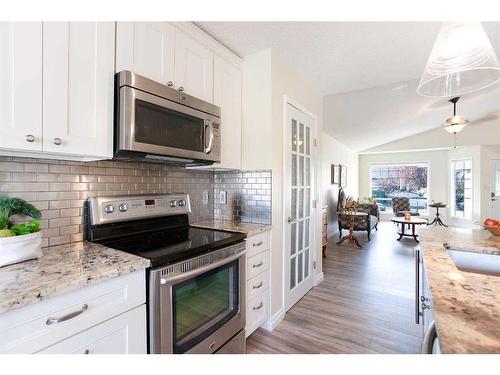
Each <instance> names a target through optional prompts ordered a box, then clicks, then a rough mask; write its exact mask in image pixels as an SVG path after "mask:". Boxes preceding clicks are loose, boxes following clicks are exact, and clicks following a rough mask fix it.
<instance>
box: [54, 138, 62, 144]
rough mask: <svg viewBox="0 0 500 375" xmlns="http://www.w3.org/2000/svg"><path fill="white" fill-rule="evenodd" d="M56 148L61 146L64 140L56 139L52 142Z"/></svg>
mask: <svg viewBox="0 0 500 375" xmlns="http://www.w3.org/2000/svg"><path fill="white" fill-rule="evenodd" d="M52 142H53V143H54V144H55V145H56V146H59V145H60V144H61V143H62V140H61V138H54V140H53V141H52Z"/></svg>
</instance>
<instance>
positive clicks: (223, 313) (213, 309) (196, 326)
mask: <svg viewBox="0 0 500 375" xmlns="http://www.w3.org/2000/svg"><path fill="white" fill-rule="evenodd" d="M238 262H239V261H238V260H235V261H234V262H231V263H229V264H226V265H224V266H221V267H218V268H215V269H213V270H211V271H208V272H206V273H203V274H201V275H198V276H196V277H193V278H192V279H188V280H186V281H184V282H182V283H179V284H176V285H174V286H173V287H172V310H173V311H172V315H173V348H174V353H184V352H186V351H188V350H189V349H191V348H192V347H194V346H195V345H197V344H198V343H200V342H201V341H203V340H204V339H205V338H207V337H208V336H210V335H211V334H212V333H213V332H215V331H216V330H217V329H219V328H220V327H222V326H223V325H224V324H225V323H226V322H227V321H229V320H230V319H231V318H232V317H233V316H235V315H236V314H237V313H238V311H239V288H238V283H239V275H238Z"/></svg>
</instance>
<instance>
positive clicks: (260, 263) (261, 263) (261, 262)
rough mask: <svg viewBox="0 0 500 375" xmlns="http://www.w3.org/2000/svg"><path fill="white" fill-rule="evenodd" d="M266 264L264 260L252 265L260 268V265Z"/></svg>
mask: <svg viewBox="0 0 500 375" xmlns="http://www.w3.org/2000/svg"><path fill="white" fill-rule="evenodd" d="M263 265H264V262H263V261H260V262H259V263H257V264H253V265H252V267H253V268H259V267H262V266H263Z"/></svg>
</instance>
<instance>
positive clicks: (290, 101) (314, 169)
mask: <svg viewBox="0 0 500 375" xmlns="http://www.w3.org/2000/svg"><path fill="white" fill-rule="evenodd" d="M287 105H291V106H293V107H295V108H296V109H297V110H299V111H300V112H302V113H304V114H305V115H306V116H308V117H310V118H311V119H312V120H313V124H312V129H311V130H312V131H311V166H310V167H311V174H312V175H311V199H314V200H316V202H317V201H318V196H317V195H318V193H317V191H316V186H317V150H316V148H317V147H316V145H315V140H316V139H317V128H318V126H317V125H318V118H317V116H316V115H315V114H313V113H312V112H311V111H309V110H308V109H306V108H305V107H303V106H302V105H301V104H300V103H299V102H298V101H297V100H295V99H293V98H291V97H289V96H287V95H283V135H282V138H283V139H282V142H283V144H282V146H283V155H282V156H283V163H282V168H283V173H282V178H281V183H282V187H283V188H282V202H281V204H282V210H281V220H282V223H283V231H282V237H281V239H282V241H281V242H282V248H281V255H282V274H283V278H282V296H283V298H282V306H283V309H284V312H285V313H286V312H287V311H288V309H289V308H290V307H291V306H287V300H286V297H287V293H288V292H287V285H288V282H289V281H290V280H287V278H286V267H287V263H288V255H287V249H286V247H285V243H286V234H287V231H286V226H287V225H289V224H288V222H287V218H286V215H285V207H286V205H287V203H288V202H286V196H287V194H285V189H287V188H288V186H287V185H286V182H287V181H286V173H289V172H288V171H287V170H286V158H287V157H288V156H289V155H288V154H287V143H288V141H289V139H287V138H286V127H287V126H288V125H289V124H287ZM316 216H317V204H316V207H315V206H311V219H312V226H311V227H312V228H311V233H310V246H311V247H310V251H311V252H312V256H311V264H310V267H311V275H310V277H311V278H312V280H313V287H314V285H316V282H315V280H316V269H315V267H314V265H315V264H316V265H317V264H318V262H317V254H316V253H317V251H316V250H317V249H316V228H318V223H317V222H316V221H317V217H316Z"/></svg>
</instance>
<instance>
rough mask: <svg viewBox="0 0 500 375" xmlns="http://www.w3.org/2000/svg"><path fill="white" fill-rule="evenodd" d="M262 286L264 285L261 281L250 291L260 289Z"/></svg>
mask: <svg viewBox="0 0 500 375" xmlns="http://www.w3.org/2000/svg"><path fill="white" fill-rule="evenodd" d="M263 285H264V283H263V282H262V281H261V282H260V283H259V284H258V285H254V286H253V287H252V289H260V288H262V286H263Z"/></svg>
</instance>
